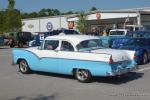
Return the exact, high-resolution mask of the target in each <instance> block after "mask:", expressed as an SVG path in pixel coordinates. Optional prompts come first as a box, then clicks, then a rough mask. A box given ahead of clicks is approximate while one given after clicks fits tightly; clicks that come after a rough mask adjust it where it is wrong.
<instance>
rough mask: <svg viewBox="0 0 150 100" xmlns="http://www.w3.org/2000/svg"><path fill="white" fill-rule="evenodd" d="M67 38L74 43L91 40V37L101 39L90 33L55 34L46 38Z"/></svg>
mask: <svg viewBox="0 0 150 100" xmlns="http://www.w3.org/2000/svg"><path fill="white" fill-rule="evenodd" d="M51 39H57V40H66V41H70V42H72V43H73V44H74V45H77V44H79V43H80V42H81V41H84V40H89V39H99V38H98V37H96V36H89V35H55V36H48V37H46V38H45V40H51Z"/></svg>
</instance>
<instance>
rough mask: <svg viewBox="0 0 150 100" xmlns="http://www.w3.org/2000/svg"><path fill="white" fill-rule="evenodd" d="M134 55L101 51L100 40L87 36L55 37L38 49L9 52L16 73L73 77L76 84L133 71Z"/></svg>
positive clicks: (124, 52) (47, 39) (128, 52)
mask: <svg viewBox="0 0 150 100" xmlns="http://www.w3.org/2000/svg"><path fill="white" fill-rule="evenodd" d="M134 53H135V51H130V50H114V49H106V48H104V47H102V45H101V40H100V39H99V38H98V37H95V36H87V35H55V36H48V37H46V38H45V40H44V42H43V44H42V45H41V47H31V48H26V49H19V48H17V49H13V50H12V55H13V62H14V64H19V70H20V72H22V73H24V74H27V73H30V72H31V71H43V72H52V73H60V74H67V75H74V76H75V77H76V79H77V80H78V81H80V82H89V81H90V80H91V78H92V76H104V77H108V76H117V75H122V74H125V73H128V72H130V71H132V70H134V69H136V63H135V61H134V59H133V58H134Z"/></svg>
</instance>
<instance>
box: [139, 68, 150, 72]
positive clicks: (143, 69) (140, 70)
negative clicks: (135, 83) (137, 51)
mask: <svg viewBox="0 0 150 100" xmlns="http://www.w3.org/2000/svg"><path fill="white" fill-rule="evenodd" d="M145 70H150V67H146V68H142V69H139V70H138V71H137V72H142V71H145Z"/></svg>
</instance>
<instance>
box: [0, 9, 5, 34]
mask: <svg viewBox="0 0 150 100" xmlns="http://www.w3.org/2000/svg"><path fill="white" fill-rule="evenodd" d="M5 20H6V13H5V11H0V34H2V33H3V32H5V28H6V27H5Z"/></svg>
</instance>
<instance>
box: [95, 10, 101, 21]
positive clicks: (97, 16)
mask: <svg viewBox="0 0 150 100" xmlns="http://www.w3.org/2000/svg"><path fill="white" fill-rule="evenodd" d="M96 19H97V20H99V19H101V14H100V12H97V13H96Z"/></svg>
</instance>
